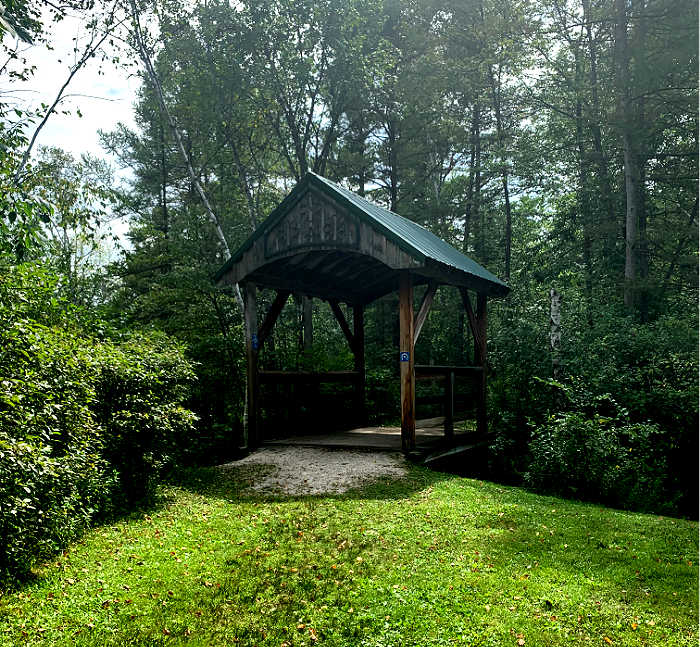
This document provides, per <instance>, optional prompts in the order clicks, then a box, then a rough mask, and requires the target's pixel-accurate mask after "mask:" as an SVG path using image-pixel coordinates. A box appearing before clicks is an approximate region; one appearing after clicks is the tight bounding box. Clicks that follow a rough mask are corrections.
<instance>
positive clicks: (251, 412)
mask: <svg viewBox="0 0 700 647" xmlns="http://www.w3.org/2000/svg"><path fill="white" fill-rule="evenodd" d="M256 292H257V290H256V287H255V283H246V284H245V286H244V293H245V301H244V304H245V309H244V320H245V333H246V335H245V348H246V363H247V369H248V370H247V386H246V397H247V414H248V416H247V421H246V424H244V425H243V428H244V429H243V447H244V448H246V449H249V448H252V447H256V446H257V444H258V434H259V430H258V348H259V346H260V341H259V339H258V317H257V305H256V299H255V297H256Z"/></svg>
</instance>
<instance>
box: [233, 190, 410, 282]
mask: <svg viewBox="0 0 700 647" xmlns="http://www.w3.org/2000/svg"><path fill="white" fill-rule="evenodd" d="M296 198H297V199H296V200H295V202H294V204H293V205H292V206H289V205H287V208H286V209H284V210H283V211H281V213H273V214H272V216H270V218H269V219H268V221H266V222H265V223H263V225H262V226H261V227H260V228H259V229H258V232H260V235H258V236H257V237H255V239H254V240H253V241H252V244H250V245H249V246H248V248H247V249H244V250H242V253H241V254H240V260H238V261H237V262H236V263H235V264H234V265H233V266H232V268H231V273H230V274H229V275H228V276H227V280H229V281H230V282H232V283H237V282H239V281H241V280H243V279H244V278H245V277H247V276H251V275H254V274H255V273H256V272H258V271H261V272H264V271H265V268H266V267H267V266H275V267H277V266H279V264H280V263H281V262H282V261H283V260H284V259H290V258H293V257H297V256H300V255H306V257H307V260H308V258H309V257H312V256H313V255H314V254H316V253H328V252H333V251H338V252H345V253H349V254H356V255H359V256H364V257H368V259H373V260H374V261H378V262H379V263H382V264H383V265H385V266H386V268H387V269H391V270H398V269H416V268H418V267H420V266H421V265H422V263H421V261H420V260H419V259H416V258H414V257H413V256H412V255H411V254H409V253H407V252H405V251H404V250H402V249H401V248H400V247H399V246H398V245H397V244H396V243H395V242H394V241H392V240H389V239H388V238H387V237H386V236H385V235H384V234H383V233H382V232H380V231H377V230H376V229H375V228H374V227H372V226H371V225H370V224H368V223H367V222H364V221H362V220H361V219H360V218H359V217H358V216H357V215H356V214H354V213H352V212H351V211H350V210H348V209H347V208H345V207H344V206H343V205H341V204H339V203H338V202H336V201H335V200H333V199H332V198H331V197H329V196H327V195H325V194H324V193H322V192H321V191H319V190H318V189H316V188H315V187H313V186H308V187H307V188H306V190H305V191H304V192H303V193H302V194H301V195H300V196H296ZM281 206H284V203H283V204H282V205H281ZM275 216H277V217H275ZM326 255H327V254H326ZM300 269H301V266H300ZM317 269H318V271H322V269H323V268H322V267H320V263H319V266H318V268H317Z"/></svg>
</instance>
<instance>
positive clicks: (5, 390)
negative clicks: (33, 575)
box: [0, 310, 114, 579]
mask: <svg viewBox="0 0 700 647" xmlns="http://www.w3.org/2000/svg"><path fill="white" fill-rule="evenodd" d="M4 314H5V315H7V314H8V313H7V310H5V312H4ZM89 346H90V345H89V344H88V343H86V341H85V340H80V339H79V338H77V337H76V336H74V335H72V334H70V333H68V332H65V331H61V330H56V329H53V328H48V327H46V326H43V325H41V324H39V323H37V322H35V321H32V320H27V319H23V318H16V317H15V318H14V320H10V318H9V317H7V316H6V317H5V326H4V327H3V328H2V329H1V330H0V348H1V349H2V350H1V351H0V375H2V379H1V380H0V537H2V541H1V542H0V578H1V579H8V578H11V577H21V576H22V575H24V574H26V572H27V570H28V568H29V567H30V565H31V563H32V562H33V560H34V559H35V558H37V557H41V556H44V555H47V554H49V553H50V552H52V551H54V550H56V549H57V548H59V547H61V546H63V545H65V543H66V542H68V541H70V540H72V539H74V538H75V537H76V536H77V535H78V534H79V533H80V532H81V531H82V530H83V529H84V528H85V527H86V526H87V525H88V524H89V523H90V522H91V521H92V520H93V519H94V518H96V517H98V516H100V515H101V514H104V513H105V511H106V510H107V508H108V507H109V496H110V492H111V489H112V486H113V483H114V479H113V477H112V472H111V470H110V468H109V466H108V464H107V462H106V461H105V459H104V458H103V456H102V451H101V450H102V442H101V438H100V429H99V428H98V427H97V425H96V424H95V422H94V420H93V416H92V413H91V410H90V406H91V405H92V404H93V402H94V397H95V391H94V381H95V364H94V362H93V360H92V353H91V352H90V349H89Z"/></svg>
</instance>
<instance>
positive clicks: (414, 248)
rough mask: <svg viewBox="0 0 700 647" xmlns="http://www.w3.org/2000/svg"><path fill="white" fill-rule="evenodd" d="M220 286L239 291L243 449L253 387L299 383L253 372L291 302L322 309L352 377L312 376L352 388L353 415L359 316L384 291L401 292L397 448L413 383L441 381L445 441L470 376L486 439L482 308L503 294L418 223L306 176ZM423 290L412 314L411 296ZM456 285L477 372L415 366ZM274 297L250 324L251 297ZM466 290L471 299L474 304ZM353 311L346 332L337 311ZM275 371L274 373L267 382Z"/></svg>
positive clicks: (492, 279)
mask: <svg viewBox="0 0 700 647" xmlns="http://www.w3.org/2000/svg"><path fill="white" fill-rule="evenodd" d="M216 278H217V280H218V281H219V282H222V283H228V284H236V283H238V284H239V285H240V286H241V288H242V289H243V292H244V302H245V319H246V350H247V363H248V382H247V384H248V386H247V392H248V396H247V397H248V445H249V446H251V447H254V446H256V445H257V444H258V443H259V441H260V435H259V434H260V429H259V419H260V418H259V407H260V405H259V397H258V392H259V384H260V381H261V380H273V379H274V380H283V379H286V380H303V379H307V378H309V377H310V376H311V374H308V373H307V374H303V373H302V372H299V371H295V372H286V373H285V374H282V373H281V372H279V371H276V372H264V371H260V370H259V367H258V353H259V351H260V348H261V347H262V345H263V344H264V343H265V340H266V339H267V338H268V337H269V335H270V333H271V331H272V328H273V326H274V325H275V321H276V320H277V317H278V316H279V314H280V312H281V311H282V308H283V307H284V304H285V303H286V301H287V299H288V298H289V296H290V294H292V293H294V294H298V295H303V296H306V297H310V298H319V299H323V300H325V301H328V302H329V304H330V306H331V309H332V311H333V313H334V314H335V316H336V318H337V320H338V323H339V325H340V327H341V329H342V331H343V333H344V334H345V337H346V338H347V340H348V343H349V345H350V348H351V350H352V353H353V356H354V371H346V372H343V373H342V375H341V374H339V373H338V372H336V373H334V374H330V373H327V374H323V373H321V374H318V373H317V374H314V375H313V377H314V379H316V380H318V381H322V380H324V379H327V380H331V381H339V380H346V381H352V382H353V383H354V384H355V385H356V389H355V397H356V398H357V407H358V411H363V410H364V406H365V404H364V398H365V343H364V308H365V306H366V305H367V304H369V303H371V302H372V301H374V300H376V299H378V298H379V297H382V296H384V295H386V294H388V293H390V292H394V291H397V290H398V292H399V312H398V317H399V338H400V342H399V348H398V349H397V361H398V362H399V364H400V379H401V446H402V449H403V451H405V452H409V451H411V450H413V449H414V448H415V443H416V416H415V410H416V408H415V380H416V378H417V377H418V378H421V377H425V378H440V379H444V380H445V381H446V392H447V393H448V399H447V402H448V405H447V409H448V411H447V412H446V427H445V433H446V435H449V434H451V431H452V429H451V412H450V411H449V408H450V405H449V401H450V399H451V397H452V396H451V390H452V388H453V387H452V385H453V384H454V377H455V375H467V374H469V375H473V376H474V377H475V379H476V380H477V382H478V385H479V388H478V389H477V403H476V404H477V407H476V409H477V432H478V433H479V434H482V435H485V434H486V304H487V299H488V298H489V297H502V296H505V295H506V294H507V293H508V290H509V288H508V286H507V285H506V284H505V283H503V281H501V280H500V279H498V278H497V277H496V276H494V275H493V274H492V273H491V272H489V271H488V270H487V269H485V268H483V267H481V266H480V265H479V264H478V263H475V262H474V261H473V260H471V259H470V258H468V257H467V256H465V255H464V254H462V253H461V252H459V251H457V250H456V249H455V248H454V247H452V246H451V245H449V244H448V243H446V242H445V241H443V240H441V239H440V238H438V237H437V236H435V235H434V234H433V233H431V232H430V231H428V230H427V229H425V228H424V227H421V226H420V225H418V224H416V223H414V222H412V221H410V220H407V219H406V218H403V217H402V216H399V215H398V214H395V213H393V212H391V211H389V210H387V209H383V208H382V207H379V206H377V205H376V204H373V203H372V202H369V201H368V200H366V199H364V198H362V197H360V196H358V195H356V194H354V193H352V192H351V191H349V190H347V189H345V188H343V187H342V186H339V185H338V184H335V183H333V182H331V181H329V180H327V179H326V178H323V177H321V176H320V175H316V174H315V173H309V174H308V175H306V177H305V178H304V179H303V180H301V182H299V183H298V184H297V185H296V186H295V187H294V189H293V190H292V192H291V193H290V194H289V195H288V196H287V197H286V198H285V199H284V200H283V201H282V202H281V203H280V205H279V206H278V207H277V208H276V209H275V210H274V211H273V212H272V213H271V214H270V216H269V217H268V218H267V219H266V220H265V221H264V222H263V223H262V224H261V225H260V226H259V227H258V228H257V229H256V230H255V231H254V232H253V234H252V235H251V236H250V237H249V238H248V240H246V241H245V243H243V245H242V246H241V247H240V248H239V249H238V250H237V251H236V253H235V254H234V255H233V256H232V257H231V259H230V260H229V261H228V262H227V263H226V264H225V265H224V266H223V267H222V268H221V270H220V271H219V272H218V274H217V277H216ZM416 285H426V286H427V288H426V290H425V293H424V296H423V299H422V301H421V303H420V305H419V307H418V309H417V311H415V312H414V300H413V288H414V286H416ZM441 285H447V286H454V287H456V288H457V289H458V290H459V292H460V294H461V298H462V302H463V304H464V307H465V309H466V314H467V318H468V321H469V327H470V329H471V332H472V335H473V337H474V349H475V353H474V355H475V366H468V367H467V366H421V365H416V364H415V358H414V353H413V349H414V346H415V343H416V341H417V339H418V336H419V335H420V332H421V328H422V327H423V324H424V322H425V320H426V317H427V315H428V312H429V310H430V307H431V304H432V301H433V297H434V296H435V292H436V290H437V288H438V286H441ZM258 287H261V288H271V289H273V290H275V291H276V293H277V295H276V297H275V299H274V301H273V302H272V305H271V306H270V308H269V310H268V312H267V313H266V315H265V317H264V318H263V320H262V322H261V323H260V324H258V317H257V306H256V290H257V288H258ZM471 292H473V293H475V295H476V304H475V305H474V304H473V303H472V296H471V294H470V293H471ZM340 303H346V304H347V305H348V306H349V307H350V308H351V309H352V313H353V317H352V326H351V325H350V323H349V322H348V321H347V320H346V319H345V316H344V314H343V311H342V310H341V309H340V307H339V304H340ZM272 373H274V375H273V374H272Z"/></svg>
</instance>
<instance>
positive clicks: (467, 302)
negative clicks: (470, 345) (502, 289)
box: [459, 288, 481, 364]
mask: <svg viewBox="0 0 700 647" xmlns="http://www.w3.org/2000/svg"><path fill="white" fill-rule="evenodd" d="M459 293H460V295H461V296H462V303H463V304H464V309H465V310H466V311H467V319H468V320H469V329H470V330H471V331H472V336H473V337H474V351H475V353H476V351H477V349H478V348H481V341H480V340H479V335H480V332H479V325H478V324H477V320H476V315H475V314H474V309H473V308H472V300H471V297H470V296H469V292H468V291H467V288H459ZM474 363H475V364H478V363H479V362H478V361H477V359H476V354H475V356H474Z"/></svg>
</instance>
